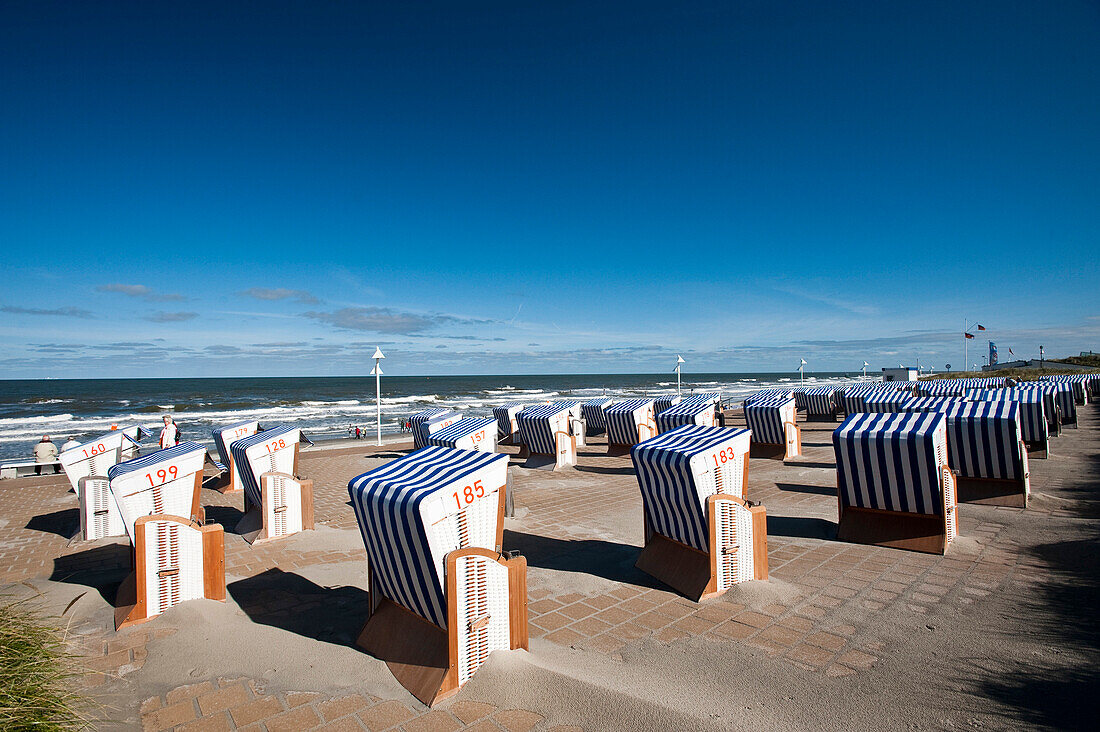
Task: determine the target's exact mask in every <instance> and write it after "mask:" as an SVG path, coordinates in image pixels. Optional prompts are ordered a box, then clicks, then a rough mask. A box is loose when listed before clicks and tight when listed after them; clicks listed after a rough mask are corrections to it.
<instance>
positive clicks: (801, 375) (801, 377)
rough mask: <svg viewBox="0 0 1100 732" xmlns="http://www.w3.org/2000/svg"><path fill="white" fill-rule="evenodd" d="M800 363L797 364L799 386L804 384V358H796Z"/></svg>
mask: <svg viewBox="0 0 1100 732" xmlns="http://www.w3.org/2000/svg"><path fill="white" fill-rule="evenodd" d="M798 360H799V361H801V362H802V363H800V364H798V384H799V386H806V359H804V358H800V359H798Z"/></svg>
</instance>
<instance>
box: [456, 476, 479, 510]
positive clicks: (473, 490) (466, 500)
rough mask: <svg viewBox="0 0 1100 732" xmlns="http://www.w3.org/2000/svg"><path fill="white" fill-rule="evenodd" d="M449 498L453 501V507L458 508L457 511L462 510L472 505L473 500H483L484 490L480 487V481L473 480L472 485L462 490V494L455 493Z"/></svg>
mask: <svg viewBox="0 0 1100 732" xmlns="http://www.w3.org/2000/svg"><path fill="white" fill-rule="evenodd" d="M451 496H452V497H453V498H454V499H455V505H456V506H458V508H459V510H462V509H463V508H465V507H466V506H469V505H470V504H471V503H473V502H474V499H475V498H484V497H485V488H484V486H482V485H481V481H480V480H475V481H474V484H473V485H468V486H466V487H465V488H463V489H462V493H459V492H458V491H455V492H454V493H452V494H451Z"/></svg>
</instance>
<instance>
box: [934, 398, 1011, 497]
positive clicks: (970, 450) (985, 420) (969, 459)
mask: <svg viewBox="0 0 1100 732" xmlns="http://www.w3.org/2000/svg"><path fill="white" fill-rule="evenodd" d="M944 416H945V417H946V418H947V459H948V462H949V463H950V464H951V467H952V468H954V469H955V470H957V471H958V472H959V475H961V476H963V477H966V478H996V479H1000V480H1009V479H1021V478H1023V477H1024V475H1023V472H1024V469H1023V463H1022V458H1021V456H1020V447H1019V441H1020V440H1021V439H1023V434H1022V426H1021V424H1020V406H1019V404H1017V403H1016V402H1013V401H1000V402H959V403H957V404H954V405H952V406H951V407H950V408H949V409H947V411H946V412H944Z"/></svg>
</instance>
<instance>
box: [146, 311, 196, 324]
mask: <svg viewBox="0 0 1100 732" xmlns="http://www.w3.org/2000/svg"><path fill="white" fill-rule="evenodd" d="M197 317H199V314H198V313H188V312H184V313H166V312H163V311H157V312H155V313H153V314H152V315H147V316H146V317H145V319H146V320H151V321H153V322H154V323H182V322H183V321H185V320H194V319H195V318H197Z"/></svg>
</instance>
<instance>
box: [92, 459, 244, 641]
mask: <svg viewBox="0 0 1100 732" xmlns="http://www.w3.org/2000/svg"><path fill="white" fill-rule="evenodd" d="M207 459H208V458H207V454H206V448H205V447H203V446H202V445H200V444H198V443H196V442H181V443H180V444H178V445H176V446H174V447H169V448H167V449H164V450H157V451H156V452H153V453H150V454H148V455H143V456H142V457H139V458H135V459H133V460H129V461H127V462H124V463H119V464H118V465H115V466H114V467H112V468H111V469H110V470H109V471H108V477H109V478H110V481H111V493H112V495H114V498H115V502H116V503H117V504H118V507H119V510H120V512H121V513H122V519H123V524H124V526H125V529H126V533H127V535H128V536H129V537H130V541H131V542H132V543H133V547H134V571H133V573H132V574H131V575H130V576H129V577H127V578H126V579H125V580H123V582H122V585H121V586H120V587H119V589H118V597H117V601H116V608H115V628H116V629H117V628H121V627H123V626H126V625H131V624H134V623H140V622H143V621H145V620H148V619H150V618H152V617H155V616H157V615H160V614H161V613H163V612H165V611H167V610H168V609H170V608H172V607H174V606H175V605H178V604H179V603H181V602H186V601H187V600H194V599H199V598H207V599H210V600H220V601H222V602H224V601H225V544H224V535H223V531H222V527H221V526H219V525H218V524H206V525H203V523H204V519H205V514H204V512H203V509H202V506H201V505H200V504H199V491H200V488H201V486H202V471H203V466H204V465H205V463H206V461H207Z"/></svg>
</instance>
